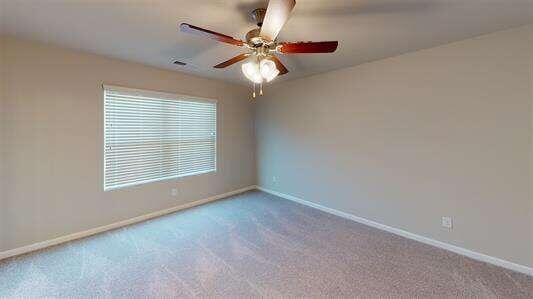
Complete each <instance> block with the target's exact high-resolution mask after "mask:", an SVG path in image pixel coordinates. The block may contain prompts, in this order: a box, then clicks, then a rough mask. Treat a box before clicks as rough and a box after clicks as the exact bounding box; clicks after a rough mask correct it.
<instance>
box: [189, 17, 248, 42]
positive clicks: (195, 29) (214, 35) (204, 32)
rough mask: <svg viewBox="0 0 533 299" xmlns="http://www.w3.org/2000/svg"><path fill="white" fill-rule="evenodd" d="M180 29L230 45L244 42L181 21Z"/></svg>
mask: <svg viewBox="0 0 533 299" xmlns="http://www.w3.org/2000/svg"><path fill="white" fill-rule="evenodd" d="M180 30H181V32H187V33H191V34H195V35H198V36H203V37H207V38H210V39H214V40H217V41H219V42H223V43H227V44H231V45H235V46H239V47H240V46H242V45H243V44H244V43H243V41H242V40H238V39H235V38H233V37H231V36H228V35H224V34H222V33H218V32H214V31H211V30H207V29H203V28H200V27H197V26H194V25H191V24H187V23H181V24H180Z"/></svg>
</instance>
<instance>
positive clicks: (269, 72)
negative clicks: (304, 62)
mask: <svg viewBox="0 0 533 299" xmlns="http://www.w3.org/2000/svg"><path fill="white" fill-rule="evenodd" d="M259 71H260V73H261V76H262V77H263V78H264V79H265V80H266V81H267V82H270V81H272V80H273V79H274V78H276V76H277V75H278V74H279V70H278V69H277V68H276V64H275V63H274V61H272V60H270V59H263V60H261V62H260V63H259Z"/></svg>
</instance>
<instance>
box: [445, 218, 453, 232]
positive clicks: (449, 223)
mask: <svg viewBox="0 0 533 299" xmlns="http://www.w3.org/2000/svg"><path fill="white" fill-rule="evenodd" d="M442 227H445V228H448V229H452V227H453V222H452V217H448V216H443V217H442Z"/></svg>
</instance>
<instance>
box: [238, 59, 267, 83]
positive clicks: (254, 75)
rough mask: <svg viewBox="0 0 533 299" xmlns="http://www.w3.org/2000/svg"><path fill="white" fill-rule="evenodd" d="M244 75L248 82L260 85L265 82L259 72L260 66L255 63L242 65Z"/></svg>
mask: <svg viewBox="0 0 533 299" xmlns="http://www.w3.org/2000/svg"><path fill="white" fill-rule="evenodd" d="M242 73H243V74H244V76H246V78H248V80H250V81H252V82H254V83H256V84H259V83H261V82H263V77H262V76H261V72H260V70H259V64H258V63H257V62H254V61H250V62H247V63H244V64H243V65H242Z"/></svg>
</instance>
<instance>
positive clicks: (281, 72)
mask: <svg viewBox="0 0 533 299" xmlns="http://www.w3.org/2000/svg"><path fill="white" fill-rule="evenodd" d="M270 59H272V61H274V63H275V64H276V68H277V69H278V71H279V75H280V76H281V75H285V74H286V73H288V72H289V70H288V69H287V68H286V67H285V66H284V65H283V63H282V62H281V60H279V58H277V57H276V56H272V57H270Z"/></svg>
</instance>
